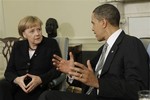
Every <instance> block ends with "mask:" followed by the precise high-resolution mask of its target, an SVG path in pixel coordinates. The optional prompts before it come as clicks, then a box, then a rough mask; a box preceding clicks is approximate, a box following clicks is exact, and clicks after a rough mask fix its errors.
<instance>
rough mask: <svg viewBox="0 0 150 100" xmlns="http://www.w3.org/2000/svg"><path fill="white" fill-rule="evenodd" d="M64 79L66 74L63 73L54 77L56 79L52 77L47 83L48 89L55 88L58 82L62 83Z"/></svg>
mask: <svg viewBox="0 0 150 100" xmlns="http://www.w3.org/2000/svg"><path fill="white" fill-rule="evenodd" d="M65 80H66V74H64V73H61V75H60V76H59V77H58V78H56V79H53V80H52V81H51V82H50V83H49V89H53V88H55V87H56V86H59V85H60V84H62V83H63V81H65Z"/></svg>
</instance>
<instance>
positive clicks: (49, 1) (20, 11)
mask: <svg viewBox="0 0 150 100" xmlns="http://www.w3.org/2000/svg"><path fill="white" fill-rule="evenodd" d="M98 4H99V2H98V1H96V0H3V7H4V9H3V10H4V18H5V25H6V26H5V27H6V33H5V34H3V36H11V35H15V36H17V33H18V32H17V24H18V21H19V20H20V19H21V18H23V17H24V16H27V15H35V16H38V17H39V18H40V19H42V21H43V22H44V23H45V22H46V20H47V19H48V18H49V17H54V18H56V19H57V20H58V23H59V26H60V28H59V30H58V32H59V35H60V36H68V37H70V38H82V37H83V38H89V37H92V38H94V35H93V32H92V31H91V23H90V18H91V12H92V10H93V9H94V8H95V7H96V6H97V5H98ZM43 34H44V35H46V34H45V29H44V28H43Z"/></svg>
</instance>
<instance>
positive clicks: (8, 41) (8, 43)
mask: <svg viewBox="0 0 150 100" xmlns="http://www.w3.org/2000/svg"><path fill="white" fill-rule="evenodd" d="M18 40H20V38H17V37H6V38H0V41H1V42H2V43H3V44H4V45H3V48H2V54H3V56H4V58H5V59H6V62H7V63H8V60H9V57H10V53H11V50H12V47H13V44H14V42H15V41H18Z"/></svg>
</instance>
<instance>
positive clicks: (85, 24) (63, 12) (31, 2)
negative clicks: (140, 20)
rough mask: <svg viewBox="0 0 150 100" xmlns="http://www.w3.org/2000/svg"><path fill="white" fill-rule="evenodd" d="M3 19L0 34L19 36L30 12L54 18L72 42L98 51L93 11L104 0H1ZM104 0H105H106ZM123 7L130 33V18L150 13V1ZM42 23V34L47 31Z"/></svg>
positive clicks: (127, 4) (126, 29)
mask: <svg viewBox="0 0 150 100" xmlns="http://www.w3.org/2000/svg"><path fill="white" fill-rule="evenodd" d="M0 1H2V3H1V5H0V6H3V7H1V8H2V9H1V10H2V11H3V12H2V13H0V14H1V15H2V16H1V15H0V17H3V19H4V20H0V21H2V22H1V23H0V24H1V26H3V28H2V29H1V28H0V36H1V37H6V36H18V32H17V25H18V22H19V20H20V19H21V18H23V17H24V16H27V15H35V16H38V17H39V18H40V19H41V20H42V21H43V22H44V23H45V22H46V20H47V19H48V18H49V17H54V18H56V19H57V21H58V23H59V29H58V35H59V36H67V37H69V39H70V43H82V44H83V50H97V48H98V47H99V44H98V42H97V40H96V39H95V35H94V34H93V32H92V30H91V25H92V24H91V22H90V21H91V13H92V11H93V9H94V8H95V7H96V6H98V5H100V4H101V2H100V1H101V0H0ZM103 1H104V0H103ZM123 6H124V15H125V16H124V17H125V23H124V24H123V25H122V26H123V27H122V28H123V29H125V31H126V32H127V33H130V32H129V29H128V27H129V25H128V18H129V17H131V16H132V17H133V16H150V2H146V3H144V2H140V3H126V4H124V5H123ZM44 27H45V24H44V25H43V34H44V35H45V36H46V33H45V28H44Z"/></svg>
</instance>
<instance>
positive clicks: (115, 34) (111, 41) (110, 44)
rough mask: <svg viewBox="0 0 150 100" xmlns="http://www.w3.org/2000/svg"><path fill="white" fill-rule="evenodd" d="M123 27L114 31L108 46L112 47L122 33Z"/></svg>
mask: <svg viewBox="0 0 150 100" xmlns="http://www.w3.org/2000/svg"><path fill="white" fill-rule="evenodd" d="M121 31H122V29H118V30H117V31H116V32H114V33H113V34H112V35H111V36H110V37H109V38H108V40H107V43H108V46H109V47H110V48H111V47H112V45H113V44H114V42H115V41H116V39H117V38H118V36H119V35H120V33H121Z"/></svg>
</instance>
